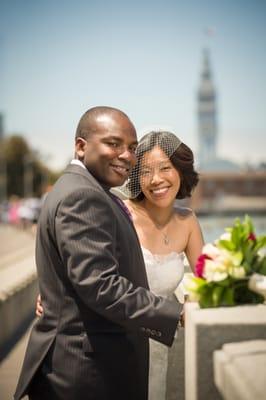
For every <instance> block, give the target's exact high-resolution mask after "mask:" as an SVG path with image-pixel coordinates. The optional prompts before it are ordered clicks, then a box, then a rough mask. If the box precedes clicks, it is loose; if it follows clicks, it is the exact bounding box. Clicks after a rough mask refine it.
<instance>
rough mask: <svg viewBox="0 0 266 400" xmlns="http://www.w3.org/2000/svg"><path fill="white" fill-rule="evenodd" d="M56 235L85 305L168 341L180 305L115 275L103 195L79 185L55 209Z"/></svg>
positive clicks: (112, 228)
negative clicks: (78, 187) (77, 189)
mask: <svg viewBox="0 0 266 400" xmlns="http://www.w3.org/2000/svg"><path fill="white" fill-rule="evenodd" d="M56 237H57V243H58V247H59V251H60V254H61V257H62V260H63V264H64V265H65V266H66V267H67V275H68V278H69V279H70V281H71V283H72V285H73V287H74V289H75V291H76V293H77V294H78V296H79V297H80V298H81V299H82V301H83V302H84V303H85V304H86V305H87V306H88V307H89V308H90V309H92V310H93V311H95V312H97V313H98V314H100V315H102V316H103V317H105V318H107V319H109V320H111V321H113V322H115V323H117V324H120V325H122V326H124V327H125V328H127V329H129V330H139V329H141V330H142V331H143V333H144V334H145V335H147V336H150V337H153V338H154V339H155V340H158V341H160V342H163V343H165V344H167V345H171V343H172V341H173V337H174V333H175V330H176V327H177V322H178V319H179V314H180V311H181V306H180V305H179V304H178V303H176V302H174V301H173V302H172V301H169V300H167V299H164V298H162V297H160V296H156V295H154V294H153V293H152V292H150V291H149V290H147V289H145V288H143V287H134V286H133V284H132V283H131V282H130V281H129V280H127V279H126V278H125V277H123V276H121V275H120V274H119V268H118V261H117V259H116V257H115V246H116V243H115V240H116V219H115V217H114V215H113V210H112V207H111V206H110V205H109V204H108V202H107V200H106V198H105V194H104V193H101V192H97V191H93V190H91V189H90V190H85V189H83V190H79V191H76V192H75V193H72V194H71V195H69V196H68V197H67V198H65V199H64V201H63V202H62V203H61V204H60V206H59V208H58V210H57V216H56Z"/></svg>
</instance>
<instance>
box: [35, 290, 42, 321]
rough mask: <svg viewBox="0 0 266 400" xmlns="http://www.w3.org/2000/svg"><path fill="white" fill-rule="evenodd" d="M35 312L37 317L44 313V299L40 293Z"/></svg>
mask: <svg viewBox="0 0 266 400" xmlns="http://www.w3.org/2000/svg"><path fill="white" fill-rule="evenodd" d="M35 314H36V316H37V317H41V316H42V315H43V306H42V299H41V295H40V294H38V297H37V301H36V310H35Z"/></svg>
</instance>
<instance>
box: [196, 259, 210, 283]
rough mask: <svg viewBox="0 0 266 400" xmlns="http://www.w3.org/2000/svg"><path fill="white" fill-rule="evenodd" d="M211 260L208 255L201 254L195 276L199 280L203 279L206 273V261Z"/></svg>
mask: <svg viewBox="0 0 266 400" xmlns="http://www.w3.org/2000/svg"><path fill="white" fill-rule="evenodd" d="M210 259H211V258H210V257H209V256H207V255H206V254H201V255H200V256H199V258H198V260H197V264H196V267H195V275H196V276H197V277H199V278H203V271H204V265H205V260H210Z"/></svg>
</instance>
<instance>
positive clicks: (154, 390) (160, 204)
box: [124, 131, 203, 400]
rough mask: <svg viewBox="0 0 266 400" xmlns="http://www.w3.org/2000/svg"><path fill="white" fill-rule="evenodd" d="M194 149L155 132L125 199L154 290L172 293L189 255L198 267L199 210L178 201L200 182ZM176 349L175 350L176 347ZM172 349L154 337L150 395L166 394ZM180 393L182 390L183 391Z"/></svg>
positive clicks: (146, 140) (140, 152)
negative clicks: (180, 204) (195, 168)
mask: <svg viewBox="0 0 266 400" xmlns="http://www.w3.org/2000/svg"><path fill="white" fill-rule="evenodd" d="M193 161H194V157H193V153H192V151H191V150H190V148H189V147H187V146H186V145H185V144H184V143H182V142H181V141H180V140H179V139H178V138H177V137H176V136H175V135H174V134H173V133H171V132H164V131H159V132H150V133H148V134H147V135H145V136H144V137H143V138H142V139H141V141H140V143H139V146H138V148H137V164H136V166H135V167H134V169H133V170H132V172H131V174H130V177H129V181H128V183H127V185H126V191H124V192H126V195H127V196H128V197H129V200H125V204H126V206H127V207H128V209H129V211H130V213H131V215H132V219H133V223H134V226H135V228H136V231H137V234H138V237H139V240H140V243H141V247H142V252H143V256H144V260H145V265H146V270H147V276H148V282H149V286H150V290H151V291H153V292H154V293H156V294H157V295H161V296H170V295H172V294H173V293H174V292H175V291H176V289H177V287H178V285H179V284H180V282H181V280H182V278H183V276H184V255H185V256H186V257H187V260H188V262H189V265H190V267H191V269H192V270H194V267H195V264H196V261H197V258H198V256H199V255H200V253H201V249H202V246H203V238H202V233H201V229H200V226H199V223H198V220H197V218H196V216H195V214H194V213H193V212H192V211H191V210H190V209H189V208H184V207H177V206H175V203H176V199H184V198H186V197H189V196H191V191H192V189H193V188H194V187H195V186H196V184H197V182H198V174H197V173H196V172H195V170H194V167H193ZM170 351H171V350H170ZM167 367H168V348H167V347H166V346H164V345H163V344H160V343H158V342H155V341H153V340H150V373H149V400H165V399H166V377H167ZM177 396H178V394H177Z"/></svg>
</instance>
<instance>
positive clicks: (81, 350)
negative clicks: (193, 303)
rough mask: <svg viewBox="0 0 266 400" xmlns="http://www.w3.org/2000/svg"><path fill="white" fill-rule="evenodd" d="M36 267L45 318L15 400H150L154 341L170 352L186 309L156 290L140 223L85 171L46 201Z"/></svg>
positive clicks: (70, 172) (74, 169)
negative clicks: (142, 246)
mask: <svg viewBox="0 0 266 400" xmlns="http://www.w3.org/2000/svg"><path fill="white" fill-rule="evenodd" d="M36 265H37V271H38V277H39V286H40V293H41V296H42V302H43V306H44V310H45V311H44V314H43V316H42V317H41V318H40V319H39V320H38V321H37V322H36V323H35V325H34V327H33V329H32V332H31V336H30V339H29V343H28V347H27V350H26V355H25V359H24V364H23V367H22V372H21V375H20V379H19V382H18V386H17V390H16V394H15V399H16V400H18V399H20V398H22V397H23V396H24V395H25V394H27V393H29V392H32V393H33V394H32V398H34V399H35V398H36V399H40V400H41V399H49V400H55V399H57V400H59V399H60V400H61V399H62V400H63V399H64V400H76V399H77V400H83V399H84V400H85V399H86V400H112V399H114V400H120V399H121V400H122V399H123V400H125V399H127V400H129V399H132V400H133V399H134V400H146V399H147V386H148V338H149V337H152V338H154V339H155V340H158V341H160V342H162V343H164V344H167V345H170V344H171V343H172V341H173V337H174V332H175V329H176V325H177V320H178V313H179V311H180V308H179V305H178V304H177V303H176V302H170V301H168V300H166V299H163V298H160V297H157V296H155V295H154V294H153V293H151V292H149V291H148V290H147V289H148V282H147V277H146V272H145V266H144V261H143V257H142V253H141V249H140V246H139V242H138V238H137V236H136V232H135V229H134V227H133V225H132V223H131V221H130V220H129V218H128V216H127V215H126V214H125V213H124V212H123V210H122V209H121V208H120V207H119V205H118V204H117V203H116V202H114V201H113V199H112V198H111V196H110V193H109V191H108V190H107V189H105V188H103V187H102V186H101V185H100V184H99V183H98V182H97V181H96V180H95V179H94V178H93V177H92V175H91V174H90V173H89V172H88V171H87V170H85V169H83V168H82V167H80V166H77V165H70V166H69V167H68V168H67V169H66V171H65V173H64V174H63V175H62V177H61V178H60V179H59V180H58V181H57V183H56V184H55V186H54V188H53V190H52V192H51V193H50V194H49V195H48V197H47V199H46V202H45V204H44V207H43V209H42V212H41V216H40V219H39V222H38V234H37V241H36Z"/></svg>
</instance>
